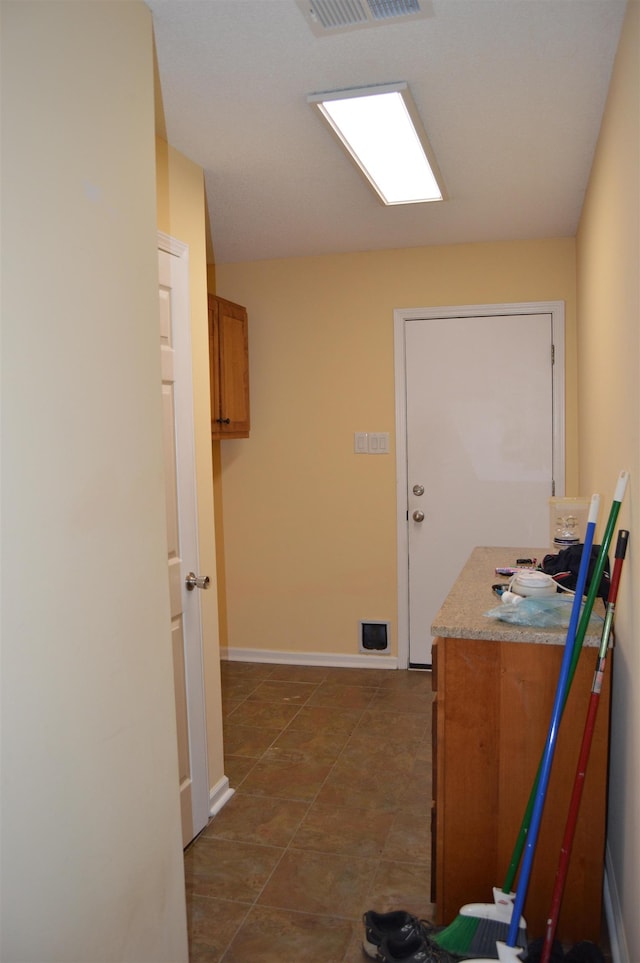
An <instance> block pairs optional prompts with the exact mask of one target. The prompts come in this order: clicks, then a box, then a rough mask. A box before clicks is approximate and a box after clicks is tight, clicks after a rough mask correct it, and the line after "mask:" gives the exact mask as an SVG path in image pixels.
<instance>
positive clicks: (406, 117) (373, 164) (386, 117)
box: [307, 83, 445, 204]
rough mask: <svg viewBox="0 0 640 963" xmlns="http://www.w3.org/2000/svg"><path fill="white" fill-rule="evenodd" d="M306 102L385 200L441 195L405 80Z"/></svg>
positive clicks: (398, 201)
mask: <svg viewBox="0 0 640 963" xmlns="http://www.w3.org/2000/svg"><path fill="white" fill-rule="evenodd" d="M307 100H308V102H309V103H311V104H313V105H314V106H316V107H317V108H318V110H319V111H320V113H321V115H322V117H323V118H324V119H325V120H326V122H327V123H328V124H329V126H330V127H331V129H332V130H333V132H334V133H335V134H336V135H337V137H338V138H339V140H340V142H341V143H342V145H343V147H345V148H346V150H347V151H348V152H349V154H350V156H351V157H352V158H353V160H354V161H355V162H356V163H357V165H358V167H359V168H360V170H361V171H362V172H363V173H364V174H365V176H366V177H367V179H368V180H369V182H370V183H371V185H372V186H373V187H374V188H375V190H376V191H377V192H378V194H379V196H380V197H381V199H382V201H383V202H384V203H385V204H420V203H424V202H427V201H441V200H443V199H444V197H445V192H444V188H443V186H442V183H441V178H440V173H439V171H438V167H437V164H436V162H435V158H434V156H433V152H432V150H431V147H430V146H429V142H428V140H427V135H426V134H425V132H424V130H423V128H422V124H421V123H420V118H419V116H418V112H417V110H416V107H415V104H414V103H413V100H412V98H411V94H410V93H409V88H408V86H407V84H406V83H399V84H386V85H383V86H377V87H363V88H360V89H355V88H354V89H351V90H336V91H332V92H330V93H325V94H309V96H308V97H307ZM439 181H440V183H439Z"/></svg>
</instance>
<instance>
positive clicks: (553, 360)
mask: <svg viewBox="0 0 640 963" xmlns="http://www.w3.org/2000/svg"><path fill="white" fill-rule="evenodd" d="M555 363H556V346H555V344H553V343H552V344H551V364H552V365H554V364H555Z"/></svg>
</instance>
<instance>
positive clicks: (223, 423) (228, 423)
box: [216, 418, 231, 425]
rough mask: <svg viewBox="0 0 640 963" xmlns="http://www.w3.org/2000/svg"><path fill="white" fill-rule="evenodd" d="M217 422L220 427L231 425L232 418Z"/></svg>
mask: <svg viewBox="0 0 640 963" xmlns="http://www.w3.org/2000/svg"><path fill="white" fill-rule="evenodd" d="M216 421H217V422H218V424H219V425H230V424H231V418H216Z"/></svg>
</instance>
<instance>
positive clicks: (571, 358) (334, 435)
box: [216, 239, 577, 655]
mask: <svg viewBox="0 0 640 963" xmlns="http://www.w3.org/2000/svg"><path fill="white" fill-rule="evenodd" d="M216 281H217V291H218V294H220V295H221V296H223V297H226V298H229V299H231V300H233V301H238V302H239V303H241V304H244V305H246V306H247V308H248V311H249V353H250V367H251V410H252V430H251V438H250V439H248V440H241V441H227V442H224V443H221V445H220V457H221V478H222V494H223V506H222V507H223V512H222V518H223V523H224V536H225V568H226V572H225V576H226V604H227V626H226V636H223V637H221V642H222V644H223V645H225V644H226V645H228V646H229V647H231V648H240V649H243V648H255V649H267V650H280V651H288V652H300V653H310V652H319V653H325V654H331V653H339V654H342V655H344V654H346V655H357V654H358V640H357V630H358V621H359V620H360V619H383V620H387V619H388V620H391V622H392V623H393V632H392V635H393V639H392V645H393V651H394V652H395V651H396V645H397V639H396V629H395V624H396V619H397V588H396V583H397V573H396V490H395V484H396V464H395V456H394V452H393V450H392V454H391V455H389V456H388V457H386V456H384V457H377V458H362V457H357V456H355V455H354V454H353V433H354V431H388V432H389V433H390V434H391V437H392V438H393V436H394V427H395V393H394V359H393V310H394V308H400V307H427V306H435V305H442V306H444V305H461V304H481V303H488V304H493V303H502V302H521V301H542V300H563V301H565V303H566V330H567V334H566V340H567V359H568V360H567V415H568V416H567V439H568V451H567V491H568V492H569V493H577V487H576V486H577V448H576V434H577V433H576V430H575V429H576V404H575V398H576V377H575V246H574V241H573V240H572V239H558V240H546V241H523V242H517V243H504V244H474V245H459V246H450V247H429V248H419V249H408V250H397V251H381V252H371V253H361V254H341V255H335V256H327V257H317V258H298V259H293V258H292V259H285V260H275V261H259V262H253V263H246V264H218V265H217V267H216ZM461 375H463V373H460V372H457V373H455V374H454V373H453V372H452V384H453V383H454V380H455V377H456V376H461Z"/></svg>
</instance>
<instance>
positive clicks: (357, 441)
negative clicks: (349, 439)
mask: <svg viewBox="0 0 640 963" xmlns="http://www.w3.org/2000/svg"><path fill="white" fill-rule="evenodd" d="M353 450H354V452H355V453H356V455H366V454H368V452H369V436H368V434H367V432H366V431H356V432H354V435H353Z"/></svg>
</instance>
